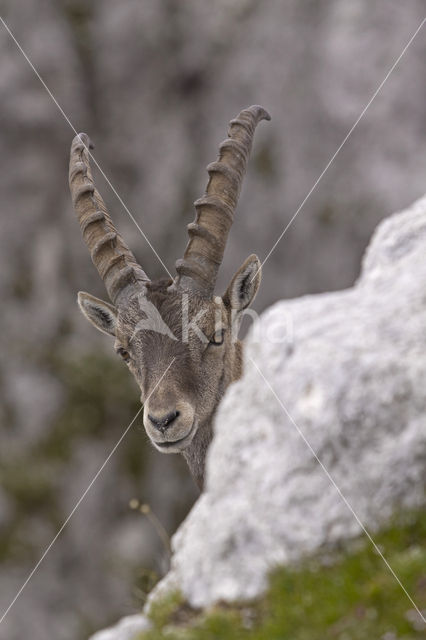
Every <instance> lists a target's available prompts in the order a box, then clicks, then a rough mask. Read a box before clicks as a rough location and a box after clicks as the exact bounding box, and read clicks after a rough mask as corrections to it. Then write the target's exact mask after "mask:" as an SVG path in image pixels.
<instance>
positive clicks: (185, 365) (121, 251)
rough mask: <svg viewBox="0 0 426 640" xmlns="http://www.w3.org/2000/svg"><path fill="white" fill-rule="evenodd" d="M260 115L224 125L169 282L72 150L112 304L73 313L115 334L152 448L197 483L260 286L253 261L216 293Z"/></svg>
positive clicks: (77, 141) (83, 152)
mask: <svg viewBox="0 0 426 640" xmlns="http://www.w3.org/2000/svg"><path fill="white" fill-rule="evenodd" d="M263 118H265V119H269V116H268V114H267V113H266V112H265V111H264V109H262V107H257V106H256V107H250V108H249V109H245V110H244V111H242V112H241V113H240V114H239V115H238V117H237V118H236V119H235V120H232V121H231V123H230V129H229V138H227V139H226V140H225V141H224V142H222V144H221V145H220V155H219V158H218V161H217V162H214V163H212V164H211V165H209V166H208V171H209V174H210V180H209V183H208V185H207V189H206V193H205V195H204V196H203V197H202V198H200V199H199V200H197V201H196V203H195V207H196V209H197V216H196V220H195V222H194V223H192V224H190V225H189V226H188V232H189V235H190V240H189V242H188V246H187V248H186V251H185V254H184V258H183V259H182V260H178V262H177V263H176V270H177V276H176V278H175V279H174V280H160V281H157V282H152V281H150V280H149V278H148V277H147V275H146V274H145V272H144V271H143V269H142V268H141V266H140V265H139V264H138V263H137V262H136V259H135V257H134V256H133V254H132V253H131V251H130V250H129V249H128V247H127V246H126V245H125V243H124V241H123V239H122V238H121V236H120V235H119V233H118V232H117V231H116V229H115V227H114V225H113V223H112V221H111V218H110V216H109V214H108V212H107V210H106V207H105V204H104V202H103V200H102V198H101V196H100V195H99V193H98V191H97V190H96V188H95V187H94V184H93V179H92V175H91V171H90V166H89V150H88V148H89V139H88V137H87V136H86V135H85V134H80V135H79V136H76V138H74V141H73V144H72V147H71V160H70V188H71V194H72V197H73V203H74V207H75V210H76V213H77V216H78V219H79V222H80V226H81V229H82V232H83V237H84V239H85V241H86V243H87V245H88V247H89V249H90V252H91V255H92V260H93V262H94V264H95V266H96V267H97V269H98V271H99V273H100V275H101V277H102V278H103V280H104V282H105V285H106V288H107V291H108V293H109V296H110V298H111V300H112V302H113V304H112V305H111V304H109V303H106V302H103V301H102V300H99V299H98V298H94V297H93V296H91V295H89V294H87V293H79V296H78V301H79V305H80V308H81V310H82V311H83V313H84V315H85V316H86V317H87V318H88V319H89V320H90V321H91V322H92V323H93V324H94V325H95V326H96V327H97V328H98V329H100V330H101V331H103V332H104V333H108V334H110V335H112V336H114V338H115V350H116V351H117V353H119V354H120V355H121V356H122V358H123V359H124V361H125V362H126V363H127V365H128V367H129V369H130V370H131V372H132V373H133V375H134V377H135V378H136V380H137V382H138V384H139V386H140V389H141V399H142V402H143V403H144V426H145V429H146V432H147V434H148V436H149V438H150V440H151V442H152V443H153V445H154V446H155V447H156V448H157V449H158V450H159V451H162V452H164V453H177V452H181V453H183V455H184V456H185V458H186V459H187V461H188V464H189V466H190V469H191V472H192V474H193V476H194V478H195V479H196V481H197V482H198V484H199V485H200V486H202V482H203V475H204V461H205V455H206V451H207V447H208V445H209V442H210V440H211V422H212V417H213V414H214V411H215V409H216V407H217V405H218V403H219V400H220V398H221V397H222V395H223V393H224V391H225V389H226V388H227V386H228V385H229V384H230V383H231V382H232V381H234V380H236V379H238V378H239V377H240V375H241V369H242V354H241V343H240V342H239V341H238V340H237V339H236V334H237V331H238V326H239V323H240V320H241V316H242V313H243V311H244V310H245V309H246V308H247V307H248V306H249V305H250V303H251V301H252V300H253V298H254V296H255V294H256V292H257V289H258V287H259V284H260V262H259V259H258V258H257V257H256V256H254V255H251V256H249V258H247V260H246V261H245V262H244V264H243V265H242V266H241V267H240V269H239V270H238V271H237V273H236V274H235V275H234V277H233V278H232V280H231V282H230V284H229V286H228V288H227V291H226V293H225V294H224V296H223V297H222V298H220V297H217V296H214V293H213V292H214V286H215V282H216V276H217V272H218V269H219V266H220V263H221V261H222V257H223V252H224V249H225V244H226V238H227V235H228V232H229V229H230V226H231V224H232V220H233V215H234V210H235V207H236V204H237V199H238V195H239V191H240V187H241V182H242V178H243V175H244V172H245V168H246V163H247V160H248V155H249V152H250V148H251V142H252V138H253V134H254V130H255V127H256V125H257V123H258V122H259V121H260V120H261V119H263Z"/></svg>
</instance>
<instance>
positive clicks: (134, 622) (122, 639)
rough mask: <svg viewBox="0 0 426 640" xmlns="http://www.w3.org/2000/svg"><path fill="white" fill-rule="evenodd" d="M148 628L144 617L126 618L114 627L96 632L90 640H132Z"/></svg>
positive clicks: (148, 625)
mask: <svg viewBox="0 0 426 640" xmlns="http://www.w3.org/2000/svg"><path fill="white" fill-rule="evenodd" d="M149 627H150V624H149V621H148V620H147V619H146V618H145V616H142V615H133V616H127V617H126V618H122V620H120V622H119V623H118V624H116V625H115V626H114V627H110V628H109V629H104V630H103V631H98V632H97V633H95V635H94V636H92V637H91V638H90V640H133V639H134V637H135V635H136V634H137V633H141V632H142V631H147V630H148V629H149Z"/></svg>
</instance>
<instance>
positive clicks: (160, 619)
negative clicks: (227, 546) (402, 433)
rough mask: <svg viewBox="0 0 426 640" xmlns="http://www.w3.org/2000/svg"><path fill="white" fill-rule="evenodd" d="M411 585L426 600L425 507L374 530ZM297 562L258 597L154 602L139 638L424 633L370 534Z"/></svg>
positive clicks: (321, 638)
mask: <svg viewBox="0 0 426 640" xmlns="http://www.w3.org/2000/svg"><path fill="white" fill-rule="evenodd" d="M375 539H376V542H377V544H378V545H379V548H380V550H381V552H382V553H383V554H384V556H385V557H386V559H387V560H388V562H389V563H390V565H391V566H392V568H393V569H394V571H395V572H396V574H397V575H398V577H399V578H400V580H401V581H402V583H403V585H404V586H405V588H406V589H407V590H408V592H409V593H410V595H411V596H412V598H413V599H414V601H415V602H416V604H417V606H418V607H419V608H420V609H421V610H423V611H424V610H425V608H426V514H425V513H412V514H408V515H407V514H406V515H405V516H404V517H400V518H398V520H396V521H395V522H394V524H393V525H392V526H390V527H389V528H388V529H387V530H386V531H383V532H381V533H379V534H378V535H376V536H375ZM348 547H349V548H348V549H346V550H345V551H341V552H338V553H337V557H335V559H334V561H333V562H331V561H330V558H331V556H330V555H329V554H325V553H324V554H322V555H320V556H318V557H315V558H311V559H309V560H306V562H305V563H304V564H303V566H299V567H298V568H294V569H289V568H286V569H279V570H277V571H275V572H274V573H273V575H272V576H271V579H270V587H269V590H268V593H267V594H266V595H265V596H264V597H263V598H262V599H261V600H260V601H258V602H255V603H247V604H241V605H238V606H232V607H231V606H217V607H215V608H213V609H212V610H210V611H208V612H202V613H201V612H197V611H194V610H192V609H191V608H190V607H188V605H186V604H185V603H184V602H183V600H182V597H180V596H179V594H172V595H171V596H169V597H168V598H167V599H166V600H165V601H163V602H160V603H156V605H155V606H154V607H153V609H152V612H151V618H152V621H153V629H152V630H151V631H149V632H146V633H144V634H142V635H140V636H139V637H138V640H159V639H160V638H168V640H216V639H217V640H239V639H246V640H333V639H334V638H335V639H336V640H420V638H426V625H424V624H423V623H422V621H421V620H420V617H419V615H418V614H417V613H416V612H415V610H414V607H413V605H412V604H411V603H410V601H409V599H408V598H407V596H406V595H405V594H404V592H403V591H402V589H401V587H400V586H399V584H398V583H397V581H396V580H395V578H394V577H393V576H392V575H391V573H390V572H389V569H388V568H387V567H386V565H385V564H384V562H383V560H382V559H381V558H380V556H379V555H378V554H377V553H376V552H375V550H374V549H373V547H372V545H371V544H370V543H369V541H368V540H367V539H366V538H363V539H360V540H358V541H356V542H355V543H351V544H350V545H348Z"/></svg>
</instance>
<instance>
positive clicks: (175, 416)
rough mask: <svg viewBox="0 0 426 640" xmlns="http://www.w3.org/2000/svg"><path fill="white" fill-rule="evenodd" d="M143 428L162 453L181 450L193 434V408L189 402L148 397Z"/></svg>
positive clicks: (189, 441) (194, 429) (188, 442)
mask: <svg viewBox="0 0 426 640" xmlns="http://www.w3.org/2000/svg"><path fill="white" fill-rule="evenodd" d="M144 426H145V430H146V432H147V434H148V436H149V438H150V440H151V442H152V444H153V445H154V447H156V448H157V449H158V450H159V451H162V452H163V453H164V452H165V453H176V452H180V451H183V450H184V449H186V447H187V446H188V445H189V444H190V443H191V441H192V438H193V437H194V435H195V431H196V425H195V420H194V409H193V407H192V406H191V404H190V403H189V402H186V401H184V400H179V401H177V402H176V403H173V402H170V399H169V401H168V402H167V403H165V402H162V401H161V397H160V398H158V399H154V398H150V399H149V401H148V402H147V403H146V404H145V407H144Z"/></svg>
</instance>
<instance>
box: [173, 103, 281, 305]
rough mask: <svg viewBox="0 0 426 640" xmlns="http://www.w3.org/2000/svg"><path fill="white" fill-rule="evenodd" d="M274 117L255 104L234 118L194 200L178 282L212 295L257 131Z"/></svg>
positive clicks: (178, 269)
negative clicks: (258, 125) (192, 217)
mask: <svg viewBox="0 0 426 640" xmlns="http://www.w3.org/2000/svg"><path fill="white" fill-rule="evenodd" d="M270 119H271V117H270V115H269V113H268V112H267V111H265V109H264V108H263V107H260V106H257V105H254V106H252V107H248V109H244V110H243V111H241V112H240V113H239V114H238V116H237V117H236V118H235V119H234V120H231V122H230V123H229V129H228V136H229V137H228V138H227V139H226V140H224V142H222V143H221V145H220V147H219V157H218V159H217V161H216V162H212V163H211V164H209V165H208V167H207V171H208V172H209V176H210V178H209V182H208V184H207V189H206V192H205V194H204V196H203V197H202V198H200V199H199V200H196V202H195V203H194V205H195V208H196V210H197V214H196V218H195V222H192V223H191V224H189V225H188V235H189V242H188V245H187V247H186V250H185V254H184V257H183V259H180V260H178V261H177V262H176V271H177V272H178V276H177V278H176V286H180V287H181V288H183V289H196V290H197V291H198V292H199V293H200V294H202V295H204V296H208V297H210V296H211V295H212V294H213V290H214V286H215V283H216V277H217V273H218V270H219V267H220V264H221V262H222V258H223V252H224V250H225V245H226V240H227V237H228V233H229V230H230V228H231V225H232V221H233V218H234V212H235V208H236V206H237V201H238V196H239V194H240V189H241V184H242V181H243V177H244V174H245V171H246V167H247V161H248V157H249V154H250V149H251V144H252V140H253V135H254V131H255V129H256V126H257V124H258V123H259V122H260V121H261V120H270Z"/></svg>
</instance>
